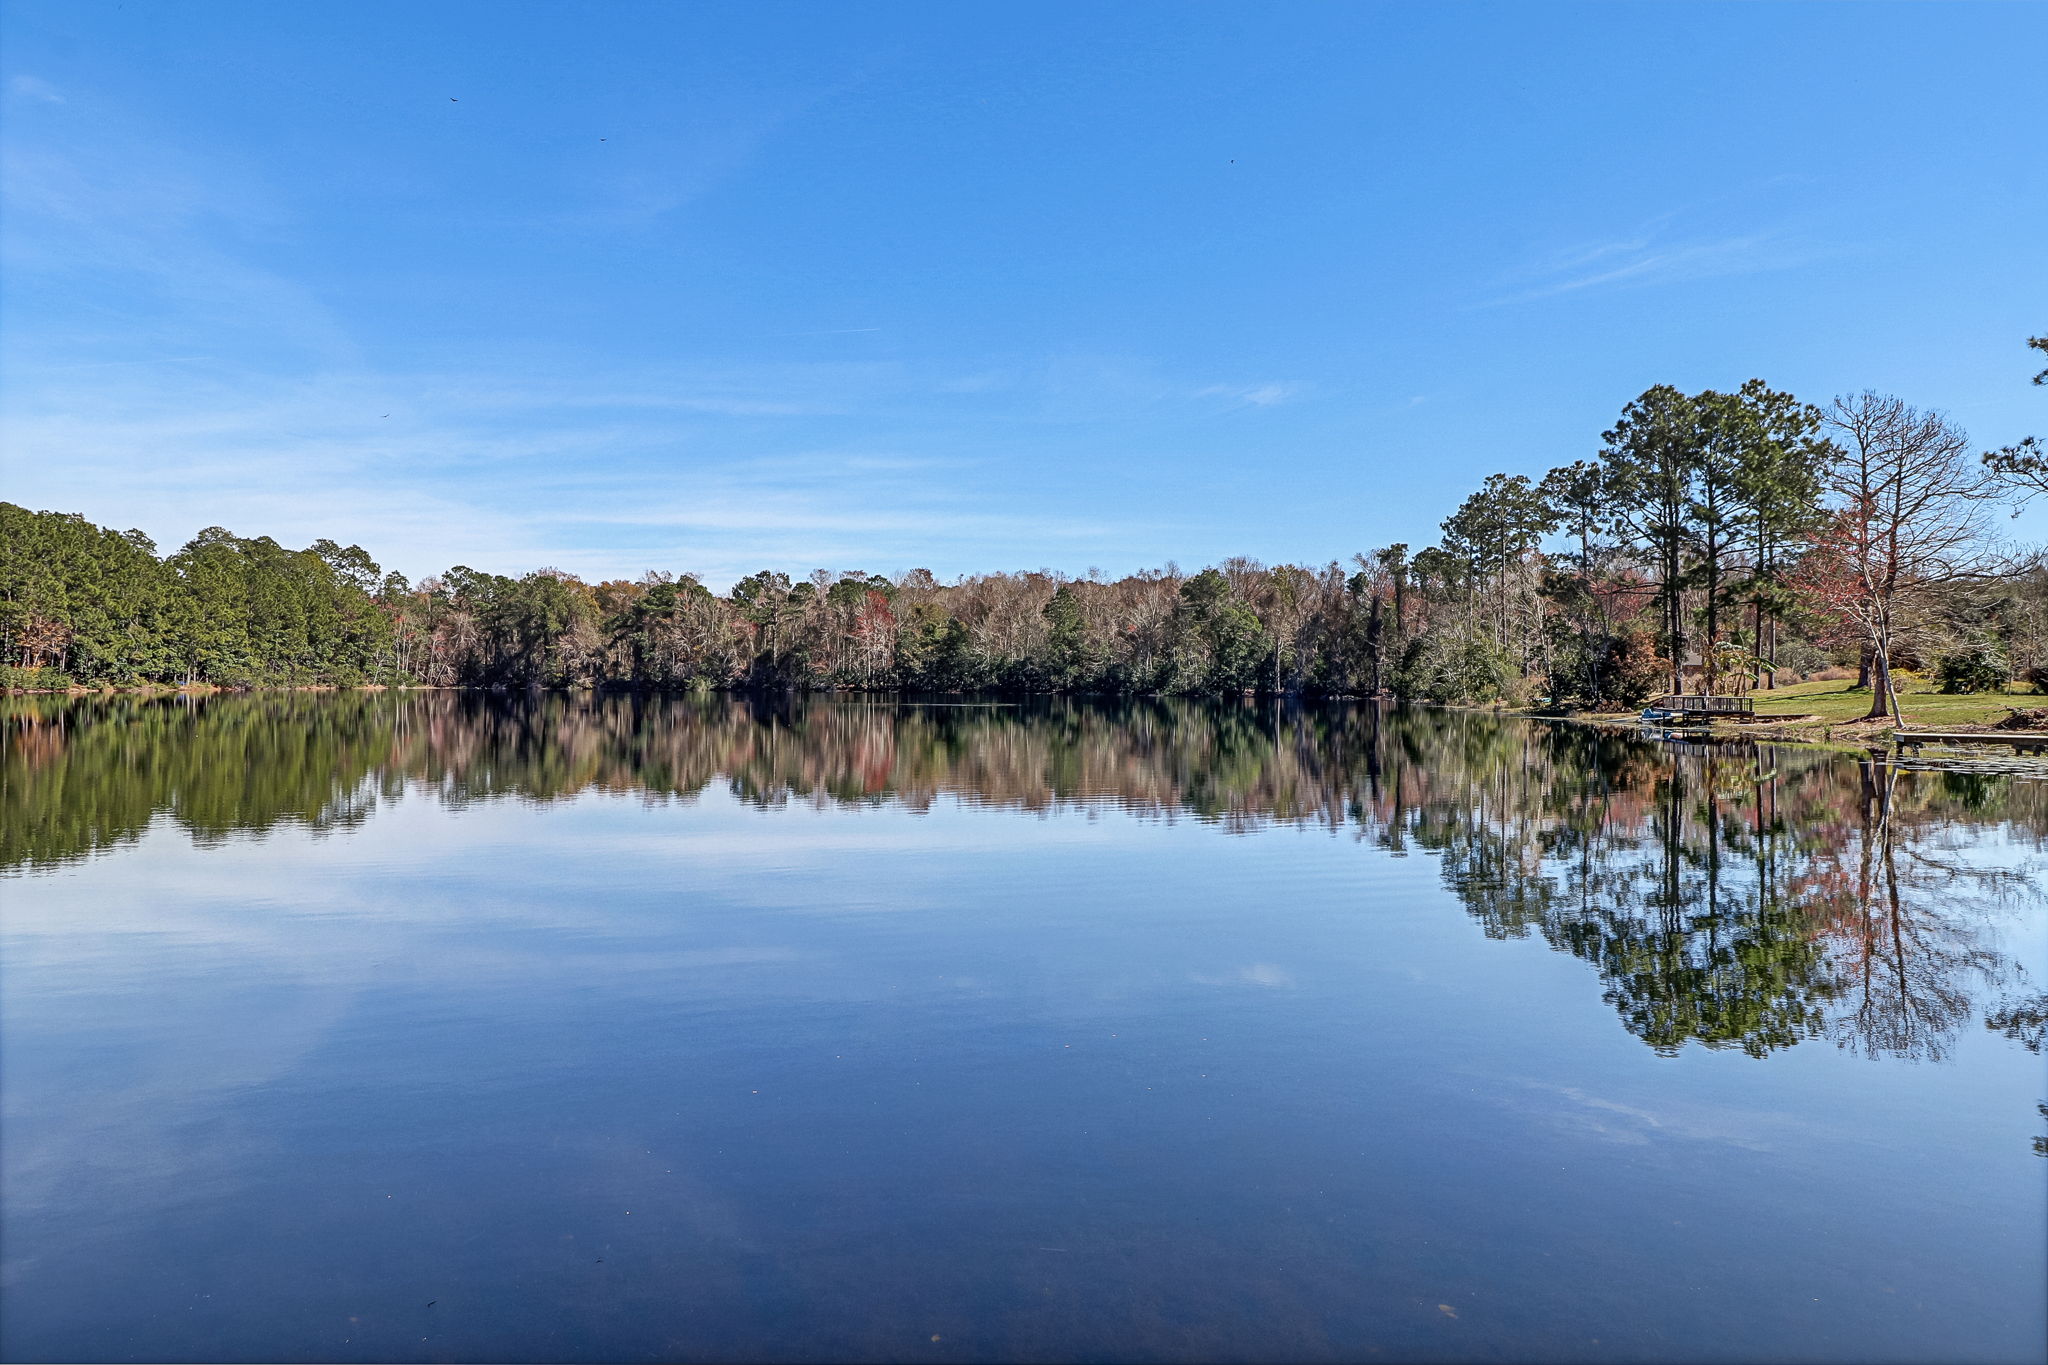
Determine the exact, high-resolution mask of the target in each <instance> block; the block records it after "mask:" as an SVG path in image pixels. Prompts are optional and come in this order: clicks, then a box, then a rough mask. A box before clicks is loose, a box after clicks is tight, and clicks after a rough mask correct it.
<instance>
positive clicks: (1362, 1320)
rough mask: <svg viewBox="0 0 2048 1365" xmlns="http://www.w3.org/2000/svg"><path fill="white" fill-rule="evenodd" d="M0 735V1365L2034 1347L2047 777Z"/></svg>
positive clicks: (1684, 762) (1369, 752)
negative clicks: (1, 766)
mask: <svg viewBox="0 0 2048 1365" xmlns="http://www.w3.org/2000/svg"><path fill="white" fill-rule="evenodd" d="M4 707H5V709H4V712H0V716H4V720H5V724H6V749H5V758H4V762H5V773H4V776H5V790H4V796H0V809H4V814H5V819H4V826H0V869H4V871H0V913H4V921H0V926H4V927H0V935H4V936H0V1011H4V1014H0V1106H4V1107H0V1138H4V1142H0V1181H4V1184H0V1196H4V1202H0V1292H4V1295H5V1314H4V1319H0V1323H4V1325H0V1351H4V1354H5V1355H6V1356H7V1357H8V1358H10V1359H17V1360H26V1359H48V1358H60V1359H106V1360H199V1359H204V1360H227V1361H245V1360H366V1361H368V1360H414V1359H420V1360H472V1361H474V1360H648V1359H675V1360H723V1359H734V1358H746V1359H764V1360H792V1361H794V1360H909V1361H918V1360H932V1361H952V1360H971V1361H982V1360H1016V1359H1028V1360H1101V1359H1116V1360H1129V1361H1151V1360H1280V1359H1285V1360H1320V1359H1343V1360H1375V1359H1384V1360H1404V1361H1405V1360H1445V1361H1465V1360H1474V1361H1493V1360H1547V1361H1579V1360H1588V1361H1597V1360H1614V1361H1647V1360H1656V1361H1663V1360H1670V1361H1686V1360H1715V1361H1721V1360H1728V1361H1734V1360H1742V1361H1767V1360H1768V1361H1786V1360H1799V1361H1873V1362H1875V1361H1921V1360H1944V1361H2026V1360H2039V1359H2041V1358H2042V1355H2043V1341H2044V1332H2048V1312H2044V1283H2048V1179H2044V1177H2048V1163H2044V1162H2043V1159H2042V1156H2041V1155H2040V1154H2039V1151H2040V1149H2041V1148H2042V1147H2043V1146H2044V1145H2048V1137H2044V1132H2048V1109H2043V1108H2041V1107H2040V1106H2041V1105H2042V1103H2043V1100H2044V1096H2048V1077H2044V1073H2043V1066H2042V1058H2041V1056H2040V1049H2041V1046H2042V1042H2043V1032H2044V1027H2048V996H2044V994H2043V992H2044V990H2048V985H2044V976H2048V904H2044V900H2043V895H2042V890H2041V880H2040V879H2041V877H2042V875H2044V856H2043V853H2044V839H2048V783H2044V782H2039V781H2029V780H2026V779H2024V778H2022V777H2016V776H2000V775H1994V774H1984V773H1971V772H1962V771H1950V772H1942V771H1906V770H1901V769H1898V768H1895V767H1891V766H1887V765H1885V764H1883V763H1878V762H1870V761H1858V760H1857V759H1855V758H1854V757H1844V756H1842V755H1838V754H1832V753H1826V752H1822V751H1819V750H1799V749H1793V748H1775V749H1774V748H1770V747H1757V746H1727V747H1710V746H1706V745H1664V744H1656V743H1652V742H1649V741H1646V740H1644V739H1641V738H1638V737H1636V736H1634V735H1632V734H1625V733H1619V732H1613V731H1605V730H1599V729H1594V728H1590V727H1584V726H1574V725H1565V724H1544V723H1539V722H1531V721H1522V720H1516V719H1503V718H1498V717H1493V716H1487V715H1480V714H1469V713H1457V712H1446V711H1434V710H1424V709H1409V710H1402V709H1379V708H1375V707H1371V706H1364V705H1357V706H1330V707H1302V708H1276V707H1275V706H1273V705H1271V704H1270V703H1269V704H1263V705H1253V704H1250V703H1246V704H1244V705H1242V706H1231V707H1222V708H1215V707H1198V706H1192V705H1180V704H1164V703H1151V704H1135V705H1126V706H1114V707H1112V706H1095V705H1088V704H1082V703H1078V702H1066V701H1040V702H1024V703H1018V704H1008V705H989V704H963V702H962V699H959V698H946V699H941V700H940V701H939V702H936V703H931V704H920V703H914V702H898V701H896V700H894V699H873V700H858V699H832V700H824V699H819V700H804V699H794V700H789V701H782V702H775V703H768V702H749V701H747V700H743V699H736V698H731V697H726V696H715V697H707V698H689V697H685V698H666V699H663V698H633V697H598V696H580V695H579V696H562V695H540V696H534V697H531V698H528V697H492V696H484V695H469V694H453V693H411V694H398V693H343V694H265V695H249V696H215V697H209V698H203V699H181V698H159V699H143V698H129V699H113V700H102V699H84V700H59V699H34V698H15V699H12V700H9V701H6V702H5V703H4Z"/></svg>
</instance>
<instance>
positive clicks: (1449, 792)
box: [0, 692, 2048, 1059]
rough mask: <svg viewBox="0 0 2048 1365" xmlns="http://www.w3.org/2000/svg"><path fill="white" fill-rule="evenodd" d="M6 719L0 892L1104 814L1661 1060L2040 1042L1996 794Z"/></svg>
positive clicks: (1459, 744) (733, 728) (1575, 733)
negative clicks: (491, 841)
mask: <svg viewBox="0 0 2048 1365" xmlns="http://www.w3.org/2000/svg"><path fill="white" fill-rule="evenodd" d="M4 707H5V709H4V711H0V717H4V721H5V725H6V733H7V743H6V747H5V754H4V760H0V761H4V774H0V775H4V778H5V781H4V786H0V817H4V818H0V867H4V868H6V869H10V870H15V871H28V872H33V871H36V870H39V869H46V868H50V867H54V866H57V865H60V864H63V863H65V862H67V861H70V860H73V859H77V858H80V857H84V856H87V855H89V854H91V853H93V852H95V851H97V850H101V849H106V848H111V847H115V846H118V845H122V844H125V843H129V842H132V841H133V840H135V839H137V838H138V837H139V836H140V835H141V833H142V832H143V831H144V830H145V829H146V828H147V827H148V826H149V825H150V823H151V822H152V821H153V820H157V819H160V818H161V819H167V820H169V821H171V822H174V823H175V824H176V825H178V826H180V827H182V828H183V829H184V830H185V831H186V832H187V833H188V834H189V836H190V837H191V838H193V839H194V840H195V841H198V842H200V843H202V844H208V843H214V842H218V841H220V840H223V839H226V838H229V837H232V836H233V835H235V834H236V833H237V832H241V831H261V830H265V829H269V828H271V827H274V826H278V825H284V824H289V825H297V826H300V827H304V828H307V829H311V830H314V831H316V832H325V831H332V830H338V829H349V828H353V827H355V826H357V825H360V824H362V823H363V822H364V821H366V820H369V819H371V818H373V817H374V816H375V814H376V812H377V811H379V810H380V809H382V808H384V807H385V806H388V805H390V804H392V803H395V802H398V801H400V800H403V799H422V798H424V799H432V800H436V801H440V802H443V803H446V804H450V805H462V804H465V803H469V802H477V801H491V800H498V799H504V798H514V799H519V800H524V801H533V802H551V801H560V800H565V799H568V798H571V797H574V796H577V795H579V794H581V793H584V792H590V791H603V792H620V793H634V794H638V795H639V796H641V797H642V798H644V799H647V800H654V801H669V800H672V801H688V800H691V799H694V798H695V797H696V796H698V795H699V794H700V793H702V792H703V791H704V790H705V789H706V788H708V787H710V786H711V785H712V784H714V783H720V784H723V785H724V786H725V787H726V788H727V789H728V790H729V791H731V792H732V793H733V794H734V795H735V796H737V797H738V798H740V799H742V800H745V801H748V802H751V803H755V804H757V805H761V806H776V805H781V804H785V803H789V802H809V803H814V804H818V805H830V804H835V803H841V804H844V803H865V804H879V803H893V804H898V805H902V806H906V807H909V808H911V809H917V810H922V809H925V808H928V807H930V806H931V805H932V804H933V803H934V802H936V801H939V800H940V799H942V798H952V799H957V800H961V801H966V802H972V803H976V804H984V805H992V806H998V807H1009V808H1015V809H1021V810H1030V811H1055V810H1061V809H1067V808H1084V807H1090V806H1104V805H1107V806H1115V807H1119V808H1122V809H1124V810H1128V811H1132V812H1135V813H1138V814H1140V815H1144V816H1149V817H1154V818H1160V819H1169V820H1171V819H1181V818H1192V819H1197V820H1203V821H1209V822H1213V823H1215V824H1217V825H1219V826H1220V827H1222V828H1224V829H1227V830H1233V831H1242V830H1248V829H1252V828H1256V827H1258V826H1260V825H1263V824H1267V823H1314V824H1318V825H1321V826H1324V827H1326V828H1328V829H1330V830H1332V831H1333V832H1348V833H1350V834H1351V835H1352V837H1356V838H1359V839H1362V840H1365V841H1369V842H1371V843H1373V844H1376V845H1378V846H1380V847H1382V848H1384V849H1386V850H1388V851H1389V852H1390V853H1393V854H1396V855H1399V854H1403V853H1407V852H1409V851H1411V850H1422V851H1425V852H1428V853H1430V854H1433V855H1435V856H1436V857H1437V858H1438V859H1439V860H1440V862H1441V865H1442V868H1443V876H1444V880H1445V882H1446V884H1447V885H1448V886H1449V888H1450V889H1451V891H1452V892H1453V893H1455V895H1456V896H1457V898H1458V899H1459V901H1460V902H1461V903H1462V904H1463V905H1464V907H1465V908H1466V910H1467V911H1468V912H1469V913H1470V914H1471V915H1472V916H1473V918H1474V919H1476V920H1477V921H1478V923H1479V924H1480V926H1481V928H1482V929H1483V931H1484V932H1485V933H1486V934H1488V935H1489V936H1493V937H1499V938H1510V937H1524V936H1528V935H1531V934H1534V935H1539V936H1540V937H1541V938H1542V939H1543V941H1545V942H1546V943H1548V944H1550V945H1551V946H1552V947H1554V948H1556V949H1557V950H1559V951H1561V952H1566V953H1569V954H1571V955H1573V956H1574V957H1577V958H1580V959H1582V960H1583V961H1585V962H1586V963H1588V964H1589V965H1590V966H1591V967H1592V968H1593V969H1594V970H1595V971H1596V972H1597V973H1598V976H1599V980H1600V982H1601V984H1602V988H1603V991H1604V996H1605V999H1606V1000H1607V1001H1608V1002H1609V1003H1610V1004H1611V1005H1612V1006H1613V1007H1614V1009H1615V1011H1616V1013H1617V1014H1618V1015H1619V1016H1620V1018H1621V1021H1622V1023H1623V1025H1624V1027H1626V1028H1627V1029H1628V1030H1629V1032H1631V1033H1633V1034H1634V1035H1636V1036H1637V1037H1639V1038H1641V1039H1642V1040H1643V1041H1644V1042H1646V1043H1648V1044H1649V1045H1650V1046H1651V1047H1653V1048H1656V1049H1657V1050H1659V1051H1660V1052H1665V1053H1672V1052H1676V1051H1678V1050H1679V1049H1681V1048H1683V1047H1684V1046H1685V1045H1686V1044H1688V1043H1699V1044H1701V1045H1704V1046H1706V1047H1711V1048H1740V1049H1742V1050H1743V1051H1744V1052H1747V1053H1749V1054H1750V1055H1752V1056H1758V1057H1761V1056H1764V1055H1766V1054H1768V1053H1770V1052H1772V1051H1774V1050H1776V1049H1780V1048H1785V1047H1789V1046H1792V1045H1793V1044H1795V1043H1798V1042H1801V1041H1804V1040H1808V1039H1816V1038H1829V1039H1832V1040H1833V1041H1834V1042H1836V1043H1837V1044H1838V1045H1840V1046H1842V1047H1845V1048H1851V1049H1855V1050H1857V1051H1860V1052H1862V1053H1865V1054H1867V1055H1870V1056H1873V1057H1875V1056H1893V1057H1912V1058H1925V1059H1939V1058H1941V1057H1943V1056H1945V1055H1946V1054H1947V1053H1948V1051H1949V1050H1950V1049H1951V1048H1952V1047H1953V1046H1954V1044H1955V1041H1956V1039H1957V1038H1958V1036H1959V1034H1960V1032H1961V1030H1962V1029H1963V1028H1964V1027H1965V1026H1966V1025H1967V1024H1968V1022H1969V1021H1970V1020H1971V1019H1972V1018H1973V1017H1975V1016H1976V1015H1977V1014H1978V1013H1979V1011H1980V1009H1981V1010H1983V1011H1984V1012H1985V1016H1986V1022H1987V1023H1988V1024H1989V1025H1990V1026H1991V1027H1992V1028H1993V1029H1995V1030H1998V1031H2000V1032H2003V1033H2005V1034H2006V1035H2007V1036H2008V1037H2011V1038H2013V1039H2014V1040H2015V1041H2019V1042H2022V1043H2023V1044H2024V1045H2026V1046H2028V1047H2032V1048H2035V1049H2038V1048H2039V1047H2040V1045H2041V1038H2042V1022H2041V1021H2042V1018H2043V1013H2044V1003H2043V1002H2044V997H2042V996H2039V995H2028V994H2026V993H2024V988H2025V987H2026V986H2027V984H2028V983H2026V982H2025V981H2024V980H2022V979H2021V974H2020V972H2019V969H2018V968H2017V966H2016V965H2015V964H2013V963H2012V962H2011V961H2010V960H2009V959H2008V958H2007V957H2006V956H2005V955H2004V954H2003V953H2002V952H2001V951H2000V950H1999V948H1998V947H1997V942H1998V939H1997V934H1996V933H1995V932H1994V931H1995V928H1996V925H1997V922H1998V920H1999V918H2000V917H2001V916H2004V915H2009V914H2011V913H2013V912H2015V911H2019V910H2026V909H2033V908H2036V907H2038V905H2039V898H2038V892H2037V890H2036V888H2035V885H2034V883H2033V882H2032V881H2031V880H2030V878H2029V875H2028V872H2027V869H2026V868H2025V866H2023V865H2022V862H2023V858H2024V857H2025V856H2029V855H2031V854H2032V853H2034V852H2036V851H2038V850H2039V848H2040V846H2041V843H2042V840H2043V836H2044V834H2048V783H2042V782H2035V781H2027V780H2022V779H2016V778H2012V777H2008V776H1999V775H1981V774H1973V773H1961V772H1953V773H1928V772H1901V771H1900V770H1898V769H1896V768H1893V767H1891V766H1889V765H1886V764H1884V763H1881V762H1877V761H1871V760H1866V761H1861V762H1858V761H1854V760H1851V759H1845V758H1843V757H1841V756H1839V755H1834V754H1828V753H1823V752H1819V751H1814V750H1799V749H1791V748H1771V747H1768V746H1757V745H1739V746H1707V745H1676V746H1673V745H1660V744H1655V743H1651V742H1648V741H1645V740H1642V739H1640V738H1638V737H1636V736H1634V735H1632V734H1628V733H1623V732H1617V731H1612V730H1602V729H1593V728H1588V727H1582V726H1571V725H1545V724H1540V723H1534V722H1525V721H1520V720H1514V719H1504V718H1500V717H1494V716H1488V715H1480V714H1470V713H1457V712H1444V711H1435V710H1383V709H1378V708H1374V707H1370V706H1333V707H1327V708H1302V709H1296V710H1291V711H1278V710H1276V709H1274V708H1272V707H1270V706H1254V705H1251V704H1249V703H1247V704H1245V705H1243V706H1222V707H1210V706H1199V705H1194V704H1189V703H1181V702H1154V703H1143V702H1140V703H1126V704H1118V705H1113V706H1112V705H1095V704H1090V703H1084V702H1077V701H1065V700H1041V701H1035V702H1020V703H1015V704H972V703H969V704H962V703H961V702H960V701H959V700H958V699H945V701H943V702H935V703H932V704H918V703H902V702H898V701H897V700H896V699H894V698H887V699H873V700H861V699H843V698H842V699H831V700H823V699H804V698H793V699H783V700H780V701H775V702H764V701H759V700H747V699H741V698H735V697H730V696H723V695H716V696H694V697H691V696H686V697H657V696H611V697H607V696H592V695H561V694H535V695H533V696H512V697H508V696H496V695H488V694H477V693H446V692H429V693H341V694H309V693H298V694H291V693H274V694H260V695H253V696H212V697H205V698H196V699H194V698H154V699H146V698H118V699H113V700H103V699H62V700H58V699H47V698H13V699H9V700H8V701H6V702H5V703H4ZM1982 1002H1989V1003H1988V1004H1984V1003H1982Z"/></svg>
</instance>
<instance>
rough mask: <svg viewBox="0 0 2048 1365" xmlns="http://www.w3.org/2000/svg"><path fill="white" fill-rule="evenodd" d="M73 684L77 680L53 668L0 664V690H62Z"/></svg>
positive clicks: (75, 684)
mask: <svg viewBox="0 0 2048 1365" xmlns="http://www.w3.org/2000/svg"><path fill="white" fill-rule="evenodd" d="M75 686H77V681H76V680H75V679H74V678H72V676H71V675H70V674H68V673H59V672H58V671H57V670H56V669H54V668H13V667H9V666H8V665H6V664H0V691H6V692H62V691H64V690H65V689H66V688H70V687H75Z"/></svg>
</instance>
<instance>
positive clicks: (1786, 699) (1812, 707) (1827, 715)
mask: <svg viewBox="0 0 2048 1365" xmlns="http://www.w3.org/2000/svg"><path fill="white" fill-rule="evenodd" d="M1895 682H1896V685H1897V688H1898V693H1899V707H1900V709H1901V710H1903V711H1904V712H1905V713H1906V715H1905V719H1906V723H1907V724H1909V725H1914V726H1922V727H1926V728H1928V729H1940V728H1941V727H1942V726H1945V725H1991V724H1995V723H1997V722H1998V721H2001V720H2004V719H2005V717H2006V714H2007V712H2008V711H2009V710H2010V709H2011V708H2012V707H2015V706H2048V697H2044V696H2042V695H2041V694H2040V693H2038V692H2034V691H2032V690H2030V689H2029V690H2022V689H2021V688H2020V687H2019V686H2017V685H2014V686H2011V687H2008V688H2007V689H2006V691H2005V692H2004V693H1997V692H1972V693H1964V694H1961V695H1957V696H1950V695H1948V694H1946V693H1942V692H1937V691H1935V690H1934V685H1933V684H1932V683H1930V682H1927V681H1926V680H1924V679H1921V678H1914V677H1909V676H1906V675H1904V674H1901V675H1899V676H1898V677H1897V678H1896V679H1895ZM1750 695H1751V696H1753V697H1755V698H1756V713H1757V714H1758V715H1760V716H1799V715H1806V716H1817V717H1818V718H1819V719H1820V720H1822V721H1824V722H1826V723H1828V724H1830V725H1838V724H1840V723H1841V722H1843V721H1849V720H1861V719H1863V717H1864V715H1865V714H1866V713H1867V712H1868V711H1869V710H1870V690H1869V689H1868V688H1857V687H1856V686H1855V685H1854V684H1853V683H1847V682H1808V683H1794V684H1793V685H1792V686H1790V687H1780V688H1776V689H1774V690H1772V691H1769V692H1753V693H1751V694H1750Z"/></svg>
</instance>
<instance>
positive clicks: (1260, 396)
mask: <svg viewBox="0 0 2048 1365" xmlns="http://www.w3.org/2000/svg"><path fill="white" fill-rule="evenodd" d="M1308 390H1309V386H1308V385H1307V384H1305V383H1302V382H1301V381H1299V380H1291V379H1288V380H1270V381H1268V382H1266V383H1263V384H1211V385H1209V386H1208V387H1207V388H1202V389H1197V390H1195V395H1196V396H1197V397H1199V398H1227V399H1229V400H1231V402H1232V403H1233V404H1234V405H1236V406H1239V407H1248V408H1271V407H1278V406H1279V405H1280V404H1282V403H1291V402H1293V401H1294V400H1295V399H1297V398H1299V397H1301V396H1302V395H1303V394H1305V393H1307V392H1308Z"/></svg>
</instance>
